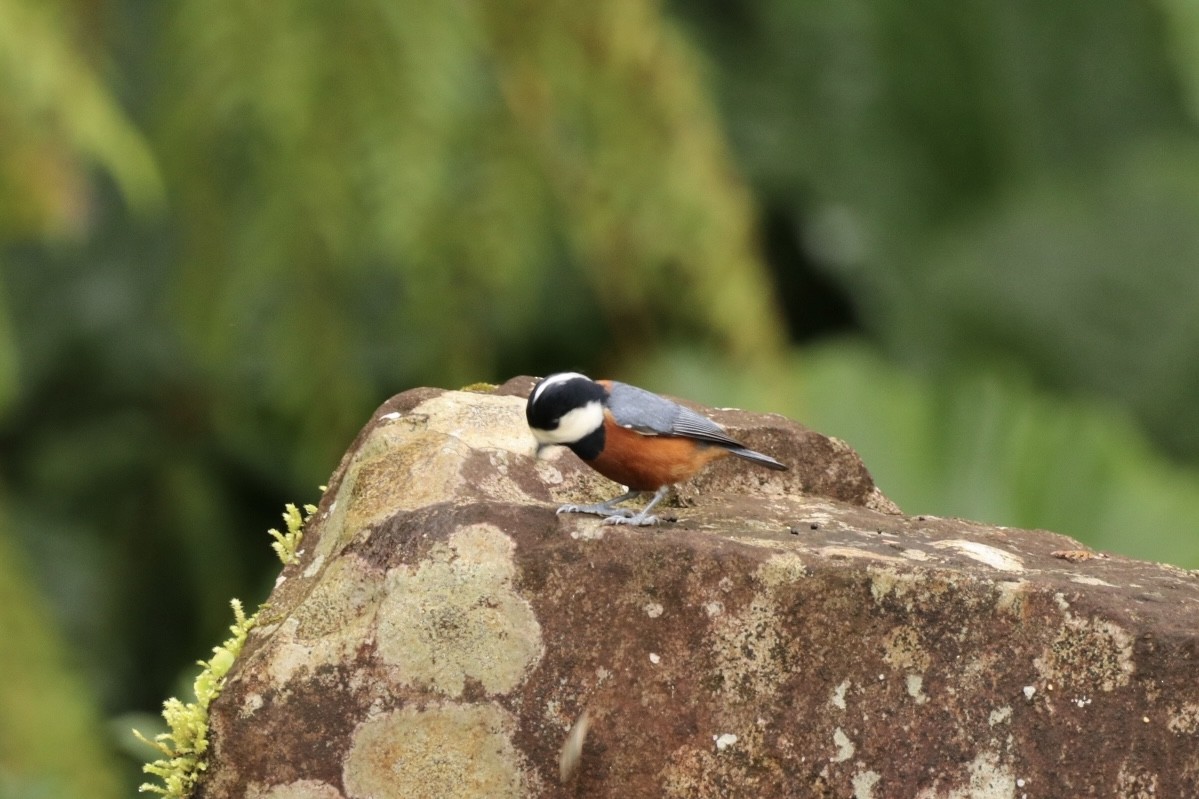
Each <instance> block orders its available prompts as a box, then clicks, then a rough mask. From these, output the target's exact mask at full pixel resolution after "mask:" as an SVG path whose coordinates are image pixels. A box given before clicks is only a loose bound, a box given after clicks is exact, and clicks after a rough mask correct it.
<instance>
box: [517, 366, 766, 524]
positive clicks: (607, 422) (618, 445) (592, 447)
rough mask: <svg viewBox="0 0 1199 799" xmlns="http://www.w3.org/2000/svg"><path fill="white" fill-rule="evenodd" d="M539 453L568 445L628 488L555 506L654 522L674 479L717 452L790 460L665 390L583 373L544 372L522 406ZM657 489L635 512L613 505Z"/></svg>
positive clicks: (608, 519)
mask: <svg viewBox="0 0 1199 799" xmlns="http://www.w3.org/2000/svg"><path fill="white" fill-rule="evenodd" d="M525 418H526V419H527V420H528V422H529V429H530V430H532V431H533V437H534V438H536V439H537V454H538V456H540V455H541V452H542V450H544V449H545V448H546V447H551V446H555V445H562V446H567V447H570V448H571V449H572V450H573V451H574V453H575V454H576V455H578V456H579V457H580V458H582V459H583V460H584V461H586V462H587V465H588V466H590V467H591V468H592V469H595V470H596V471H597V472H599V473H600V474H602V475H603V476H604V477H607V478H608V479H609V480H613V481H615V482H617V483H620V484H621V485H624V486H627V487H628V489H629V491H628V493H627V494H622V495H621V496H619V497H615V498H614V499H610V500H608V501H607V502H601V503H600V504H598V505H563V506H562V507H560V508H558V513H594V514H598V515H600V516H603V517H605V518H604V524H631V525H648V524H657V523H658V517H657V516H651V515H650V511H651V510H652V509H653V507H654V506H655V505H657V504H658V503H659V502H661V501H662V498H663V497H665V496H666V492H667V491H668V490H669V489H670V487H671V486H672V485H674V484H675V483H681V482H683V481H684V480H687V479H688V478H690V477H691V476H692V475H694V474H695V473H696V472H698V471H699V470H700V469H702V468H704V467H705V466H707V465H708V464H709V463H711V462H712V461H714V460H716V459H717V458H723V457H725V456H726V455H736V456H737V457H739V458H744V459H745V460H747V461H751V462H752V463H756V464H759V465H761V466H765V467H766V468H768V469H778V470H785V469H786V468H787V467H786V466H784V465H783V464H781V463H779V462H778V461H776V460H775V459H774V458H771V457H769V456H767V455H763V454H762V453H760V452H754V451H753V450H752V449H747V448H746V447H745V446H744V445H742V444H741V443H740V442H738V441H734V440H733V439H732V438H730V437H729V434H728V433H727V432H726V431H725V429H724V428H723V427H721V426H720V425H718V424H716V422H713V421H712V420H711V419H709V418H707V417H706V416H701V415H700V414H698V413H696V412H695V411H693V410H691V409H690V408H685V407H683V406H682V405H679V404H678V403H677V402H672V401H671V400H668V399H666V397H662V396H659V395H657V394H654V393H653V392H650V391H646V390H645V389H642V388H637V387H636V386H630V385H628V384H627V383H618V382H616V381H615V380H592V379H591V378H589V377H587V376H586V375H582V374H579V373H578V372H560V373H558V374H552V375H549V376H548V377H544V378H542V379H541V380H540V381H538V383H537V385H535V386H534V387H533V391H532V392H531V393H530V394H529V402H528V404H527V405H526V406H525ZM649 491H653V492H654V496H653V498H652V499H651V500H650V501H649V504H648V505H646V506H645V507H644V508H642V509H641V510H640V511H638V512H634V511H632V510H629V509H628V508H616V507H614V506H615V505H617V504H619V503H621V502H624V501H626V500H630V499H633V498H634V497H637V496H639V495H640V494H643V493H646V492H649Z"/></svg>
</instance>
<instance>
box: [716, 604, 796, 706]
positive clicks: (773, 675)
mask: <svg viewBox="0 0 1199 799" xmlns="http://www.w3.org/2000/svg"><path fill="white" fill-rule="evenodd" d="M779 627H780V623H779V619H778V617H777V615H776V612H775V607H774V604H773V603H772V602H770V601H769V599H768V598H767V597H765V596H762V595H758V596H755V597H754V598H753V600H752V601H751V602H750V604H749V606H748V607H746V608H745V609H743V610H741V611H739V612H737V613H725V614H724V615H722V616H718V617H716V618H714V619H713V622H712V632H713V635H712V641H713V649H714V653H715V656H716V673H717V674H718V675H719V676H720V682H721V692H722V693H723V694H724V695H725V696H726V697H728V698H730V699H737V698H743V697H744V698H749V697H760V696H770V695H771V694H772V693H773V692H774V690H775V688H776V686H777V685H778V684H779V683H780V682H781V681H782V680H784V679H785V678H786V677H787V676H788V675H787V674H786V672H785V669H784V668H783V664H782V663H781V662H780V659H779V654H778V653H779V649H780V637H779Z"/></svg>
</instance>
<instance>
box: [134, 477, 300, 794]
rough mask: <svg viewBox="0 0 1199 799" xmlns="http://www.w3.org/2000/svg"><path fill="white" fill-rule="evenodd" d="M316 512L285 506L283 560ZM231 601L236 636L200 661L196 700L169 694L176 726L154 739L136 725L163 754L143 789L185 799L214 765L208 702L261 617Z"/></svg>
mask: <svg viewBox="0 0 1199 799" xmlns="http://www.w3.org/2000/svg"><path fill="white" fill-rule="evenodd" d="M321 489H322V490H324V486H321ZM314 513H316V506H315V505H305V506H304V515H303V516H301V514H300V510H299V509H298V508H297V507H296V506H295V505H293V504H291V503H288V504H287V505H286V507H285V509H284V511H283V521H284V523H285V524H286V526H287V532H285V533H280V532H279V531H278V530H274V529H272V530H270V531H268V532H269V533H270V535H271V537H273V538H274V539H275V540H274V541H273V542H271V548H272V549H274V550H275V554H276V555H278V556H279V560H281V561H283V565H284V566H286V565H288V564H289V563H292V562H293V561H294V560H295V559H296V557H297V556H298V554H299V550H300V543H301V542H302V541H303V539H304V524H305V523H306V522H307V521H308V520H309V519H311V518H312V515H313V514H314ZM230 604H231V605H232V606H233V624H232V625H230V627H229V631H230V632H231V633H232V637H230V638H229V639H228V640H227V641H225V642H224V643H223V644H221V645H220V646H218V647H214V648H213V650H212V658H211V659H209V660H201V661H198V663H199V665H200V673H199V674H198V675H196V681H195V683H194V684H193V692H194V693H195V697H196V698H195V701H194V702H182V701H180V700H179V699H177V698H175V697H171V698H170V699H168V700H166V702H164V703H163V707H162V716H163V718H164V719H166V722H167V727H168V728H169V730H170V731H169V732H164V733H162V734H160V735H155V736H154V739H153V740H150V739H149V738H146V736H144V735H142V734H141V733H140V732H139V731H137V730H134V731H133V734H134V735H135V736H136V737H137V738H138V739H139V740H141V741H143V742H145V743H147V744H149V745H150V746H152V747H154V748H155V749H157V750H158V751H159V752H161V753H162V755H163V756H162V757H160V758H158V759H157V760H155V761H153V762H151V763H147V764H145V765H144V766H142V770H143V771H145V772H146V773H147V774H152V775H154V776H155V777H157V778H158V779H159V780H161V781H162V782H161V784H158V783H153V782H146V783H143V784H142V785H141V787H139V788H138V790H139V791H142V792H146V791H149V792H151V793H157V794H162V795H163V796H166V797H171V799H183V798H184V797H186V796H188V795H189V794H190V793H191V791H192V788H193V787H195V784H196V781H197V780H198V779H199V778H200V775H201V774H202V773H203V772H204V769H205V768H206V767H207V765H208V761H207V758H206V757H205V755H206V754H207V752H208V706H209V704H211V702H212V700H213V699H215V698H216V697H217V695H218V694H220V692H221V688H222V687H223V686H224V683H225V675H226V674H228V673H229V669H230V668H232V666H233V662H234V661H235V660H236V659H237V656H238V654H239V653H240V652H241V648H242V645H243V644H244V643H245V641H246V636H247V635H249V633H250V630H251V629H253V627H254V624H255V623H256V622H257V619H258V613H255V614H254V615H253V616H247V615H246V613H245V611H244V610H243V609H242V606H241V602H240V601H239V600H237V599H234V600H231V602H230ZM259 612H261V609H260V610H259Z"/></svg>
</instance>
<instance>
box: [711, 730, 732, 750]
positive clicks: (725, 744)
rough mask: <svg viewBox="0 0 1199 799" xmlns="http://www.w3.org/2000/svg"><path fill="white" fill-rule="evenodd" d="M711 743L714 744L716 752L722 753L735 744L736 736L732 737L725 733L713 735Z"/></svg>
mask: <svg viewBox="0 0 1199 799" xmlns="http://www.w3.org/2000/svg"><path fill="white" fill-rule="evenodd" d="M712 741H713V742H714V743H715V744H716V751H717V752H723V751H724V750H725V749H728V748H729V747H730V746H732V745H733V744H735V743H737V736H736V735H733V733H731V732H726V733H722V734H720V735H713V736H712Z"/></svg>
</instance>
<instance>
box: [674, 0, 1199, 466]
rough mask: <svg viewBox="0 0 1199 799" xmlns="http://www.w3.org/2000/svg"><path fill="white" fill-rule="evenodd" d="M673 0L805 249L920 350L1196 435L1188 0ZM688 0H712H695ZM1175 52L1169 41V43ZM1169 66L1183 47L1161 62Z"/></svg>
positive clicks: (898, 352)
mask: <svg viewBox="0 0 1199 799" xmlns="http://www.w3.org/2000/svg"><path fill="white" fill-rule="evenodd" d="M1162 7H1163V8H1166V9H1169V10H1170V11H1171V12H1172V13H1170V14H1167V15H1165V16H1163V15H1162V14H1161V13H1160V9H1159V8H1158V7H1156V6H1154V5H1151V4H1137V3H1130V2H1123V0H1100V1H1099V2H1093V3H1050V4H1046V3H1037V2H1030V1H1025V2H1016V3H1005V4H999V3H987V2H965V3H958V4H948V3H940V2H932V1H931V0H924V1H923V2H916V3H910V2H894V0H871V2H851V3H842V2H816V1H814V0H809V2H797V3H785V2H773V3H761V4H743V5H738V6H736V8H737V9H738V10H739V11H740V15H735V14H734V15H731V17H732V20H733V24H731V25H730V24H729V21H730V14H729V13H728V11H727V9H726V8H725V7H724V6H723V4H721V5H717V4H708V5H704V4H700V5H698V6H692V5H690V4H687V5H686V6H684V5H680V7H679V12H680V13H682V14H686V15H688V16H689V18H690V19H691V21H692V25H693V26H694V27H695V29H696V30H697V31H698V33H699V35H700V36H701V37H702V38H703V40H704V41H705V42H706V43H708V45H709V48H708V49H709V51H710V52H711V53H712V54H713V57H714V73H715V75H716V77H717V78H718V81H719V84H718V85H720V86H722V96H723V98H724V104H725V107H726V116H727V118H728V119H729V120H730V133H731V135H732V138H733V140H734V142H735V144H736V145H737V147H738V149H739V151H740V153H741V154H742V156H743V162H744V163H745V164H746V166H747V169H748V170H749V174H750V176H751V177H752V179H753V180H754V182H755V184H756V185H757V186H758V187H759V188H760V190H761V192H762V193H763V195H764V196H765V197H766V198H767V202H768V203H773V204H775V205H778V206H780V207H782V208H784V209H786V213H787V214H788V215H789V216H790V218H792V219H793V220H794V225H795V226H796V228H797V235H798V236H799V237H800V238H801V239H802V240H803V244H804V247H805V249H806V252H807V253H808V254H809V256H810V257H811V259H812V260H813V261H814V262H815V263H817V264H818V265H819V266H820V267H822V268H823V269H825V270H826V271H827V272H828V273H829V274H831V275H834V276H836V277H837V278H838V279H839V280H840V281H842V282H843V283H844V285H846V286H847V287H849V289H850V291H851V293H852V295H853V297H854V300H855V303H856V304H857V305H858V308H859V314H858V318H859V319H861V320H862V322H863V323H864V324H865V326H866V327H867V328H868V329H869V330H870V332H871V333H872V334H874V335H875V336H876V337H877V339H878V340H879V341H880V342H882V343H883V344H884V345H886V347H887V348H888V350H889V351H890V352H891V353H893V354H894V355H895V356H897V357H898V358H900V359H901V360H903V361H904V362H906V363H908V364H911V365H914V366H921V367H925V366H935V367H937V368H938V369H952V368H953V366H954V365H955V364H958V363H960V362H962V361H963V360H999V361H1001V362H1002V361H1006V360H1008V359H1016V360H1019V361H1021V362H1023V363H1026V364H1027V365H1029V366H1030V367H1031V368H1032V369H1033V370H1034V373H1035V375H1036V377H1037V378H1038V379H1039V380H1040V381H1042V382H1044V383H1045V384H1047V385H1050V386H1052V387H1054V388H1057V389H1060V390H1063V391H1077V392H1084V393H1092V394H1096V395H1102V396H1107V397H1111V398H1113V399H1116V400H1118V401H1120V402H1122V403H1126V404H1127V405H1128V406H1129V407H1130V408H1131V409H1132V410H1133V411H1134V413H1136V414H1137V415H1138V417H1139V418H1140V420H1141V422H1142V423H1144V424H1145V425H1146V426H1147V427H1148V428H1149V429H1150V430H1151V432H1152V433H1153V434H1154V436H1155V438H1156V440H1157V442H1158V443H1159V444H1160V445H1161V446H1163V447H1165V448H1166V449H1167V450H1168V451H1170V452H1171V453H1173V454H1175V455H1176V456H1179V457H1186V458H1192V459H1194V458H1196V457H1199V404H1196V403H1195V401H1194V397H1195V391H1196V388H1199V359H1197V358H1194V357H1189V353H1193V352H1195V351H1196V350H1197V349H1199V270H1196V269H1195V264H1196V261H1197V258H1199V226H1197V225H1196V224H1195V220H1196V219H1199V173H1196V171H1195V168H1196V166H1197V165H1199V139H1197V138H1196V135H1195V134H1196V130H1195V121H1196V119H1197V118H1199V117H1195V116H1193V115H1192V116H1190V117H1189V118H1188V104H1187V99H1188V98H1187V96H1186V95H1185V94H1184V93H1180V92H1179V84H1180V83H1182V84H1184V85H1187V86H1189V87H1191V91H1192V96H1193V93H1194V91H1193V90H1194V87H1195V86H1196V81H1195V76H1196V75H1197V74H1199V60H1196V58H1194V57H1192V56H1195V55H1199V25H1196V24H1195V23H1196V15H1195V12H1194V7H1193V4H1187V3H1173V2H1172V0H1167V2H1166V3H1165V4H1164V5H1163V6H1162ZM705 10H706V13H705ZM1171 54H1174V57H1173V58H1172V57H1171ZM1175 67H1178V69H1175Z"/></svg>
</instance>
